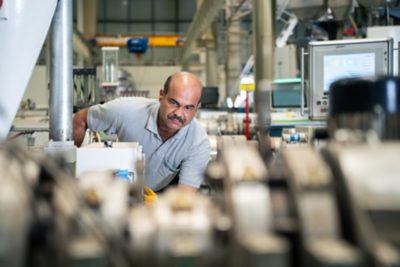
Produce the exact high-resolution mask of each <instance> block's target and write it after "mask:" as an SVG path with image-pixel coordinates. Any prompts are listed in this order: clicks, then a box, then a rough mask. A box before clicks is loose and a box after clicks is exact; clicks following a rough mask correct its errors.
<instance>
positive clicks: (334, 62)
mask: <svg viewBox="0 0 400 267" xmlns="http://www.w3.org/2000/svg"><path fill="white" fill-rule="evenodd" d="M373 75H375V53H357V54H345V55H343V54H342V55H325V56H324V92H328V91H329V87H330V85H331V84H332V83H333V82H335V81H336V80H338V79H343V78H353V77H363V76H373Z"/></svg>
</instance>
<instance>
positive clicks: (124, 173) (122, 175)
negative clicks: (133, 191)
mask: <svg viewBox="0 0 400 267" xmlns="http://www.w3.org/2000/svg"><path fill="white" fill-rule="evenodd" d="M114 175H115V177H117V178H118V179H121V180H124V181H127V182H130V183H131V182H133V176H134V173H133V172H130V171H129V170H126V169H120V170H117V171H115V172H114Z"/></svg>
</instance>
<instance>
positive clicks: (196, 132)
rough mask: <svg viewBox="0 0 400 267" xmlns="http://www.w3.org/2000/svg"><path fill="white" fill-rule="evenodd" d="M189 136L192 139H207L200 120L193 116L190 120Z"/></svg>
mask: <svg viewBox="0 0 400 267" xmlns="http://www.w3.org/2000/svg"><path fill="white" fill-rule="evenodd" d="M189 134H190V136H191V138H193V139H194V140H198V141H200V140H203V141H208V135H207V132H206V131H205V130H204V128H203V127H202V126H201V124H200V122H199V121H198V120H197V119H196V118H194V119H193V120H192V121H191V122H190V133H189Z"/></svg>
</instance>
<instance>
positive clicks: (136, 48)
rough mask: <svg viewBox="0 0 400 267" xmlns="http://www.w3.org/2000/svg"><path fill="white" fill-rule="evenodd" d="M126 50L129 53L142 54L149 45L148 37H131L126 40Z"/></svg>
mask: <svg viewBox="0 0 400 267" xmlns="http://www.w3.org/2000/svg"><path fill="white" fill-rule="evenodd" d="M126 45H127V47H128V51H129V52H130V53H136V54H143V53H145V52H146V51H147V48H148V46H149V38H148V37H139V38H131V39H128V41H127V44H126Z"/></svg>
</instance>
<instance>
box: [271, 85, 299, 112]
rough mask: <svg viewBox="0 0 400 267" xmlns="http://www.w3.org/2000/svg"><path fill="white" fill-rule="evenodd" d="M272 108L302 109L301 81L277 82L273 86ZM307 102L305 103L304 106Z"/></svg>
mask: <svg viewBox="0 0 400 267" xmlns="http://www.w3.org/2000/svg"><path fill="white" fill-rule="evenodd" d="M271 102H272V108H274V109H281V108H300V105H301V80H300V79H291V80H290V79H288V81H284V80H276V81H275V82H274V83H273V84H272V96H271ZM305 103H306V101H304V104H305Z"/></svg>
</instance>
